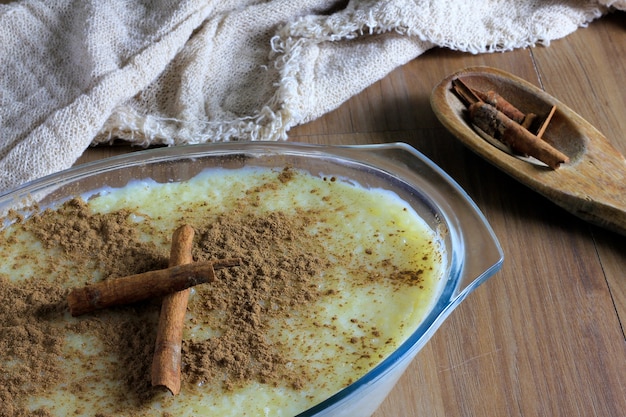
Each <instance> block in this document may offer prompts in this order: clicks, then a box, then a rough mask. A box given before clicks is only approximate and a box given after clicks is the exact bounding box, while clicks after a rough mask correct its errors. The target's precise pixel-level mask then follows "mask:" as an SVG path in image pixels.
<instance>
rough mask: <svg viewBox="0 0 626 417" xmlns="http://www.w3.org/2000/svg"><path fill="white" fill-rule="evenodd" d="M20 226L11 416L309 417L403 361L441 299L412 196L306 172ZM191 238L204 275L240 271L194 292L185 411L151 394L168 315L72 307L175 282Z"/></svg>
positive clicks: (134, 196) (0, 380) (98, 199)
mask: <svg viewBox="0 0 626 417" xmlns="http://www.w3.org/2000/svg"><path fill="white" fill-rule="evenodd" d="M5 224H6V227H5V228H4V230H3V231H2V234H1V235H0V256H2V259H3V262H2V265H1V266H0V290H1V293H2V295H0V302H1V303H3V306H4V307H0V319H2V318H4V319H5V322H2V323H0V332H2V334H3V335H5V336H0V349H1V350H0V385H2V386H3V387H4V388H0V400H1V401H0V415H2V416H21V415H33V414H34V413H35V412H37V413H39V414H38V415H53V416H70V415H71V416H100V417H104V416H159V415H163V416H169V415H173V416H198V415H207V416H208V415H212V416H294V415H296V414H298V413H300V412H303V411H304V410H306V409H308V408H310V407H311V406H313V405H315V404H317V403H319V402H320V401H322V400H324V399H325V398H328V397H329V396H331V395H332V394H334V393H336V392H337V391H339V390H340V389H342V388H344V387H346V386H348V385H349V384H351V383H352V382H354V381H356V380H357V379H358V378H360V377H361V376H362V375H364V374H365V373H367V371H369V370H371V369H372V368H373V367H374V366H376V365H377V364H378V363H380V362H381V361H382V360H383V359H384V358H385V357H386V356H388V355H389V354H390V353H391V352H393V351H394V350H395V349H396V348H397V347H398V346H399V345H400V344H401V343H402V342H403V341H404V340H406V338H407V337H408V336H409V335H410V334H411V333H412V332H413V331H414V330H415V328H416V327H417V325H418V324H419V323H420V322H421V321H422V320H423V318H424V316H425V315H426V314H427V313H428V312H429V311H430V309H431V308H432V306H433V303H434V300H435V298H436V297H437V296H438V294H439V291H440V289H441V286H442V284H443V283H442V281H443V279H442V277H441V274H442V271H441V268H442V265H443V263H444V262H443V259H444V257H445V253H443V249H442V245H441V243H440V241H439V240H438V239H439V238H438V236H436V234H435V233H434V232H433V231H431V230H430V229H429V228H428V227H427V226H426V224H425V223H424V221H423V220H422V219H421V218H420V217H419V216H418V215H417V214H416V213H415V212H414V211H413V209H412V208H411V207H410V206H409V205H408V204H407V203H406V202H404V201H402V200H401V199H400V198H399V197H398V196H397V195H395V194H393V193H391V192H389V191H385V190H379V189H365V188H363V187H361V186H359V185H356V184H353V183H350V182H348V181H342V180H340V179H338V178H335V177H316V176H312V175H310V174H307V173H304V172H300V171H297V170H294V169H285V170H269V169H257V168H245V169H239V170H220V169H215V170H209V171H206V172H203V173H201V174H199V175H198V176H196V177H194V178H192V179H191V180H188V181H185V182H182V183H167V184H158V183H155V182H153V181H151V180H147V181H135V182H132V183H130V184H128V185H127V186H125V187H123V188H119V189H109V190H100V192H99V193H97V194H95V195H93V196H91V197H90V198H88V199H87V202H86V203H85V202H82V201H77V200H72V201H70V202H68V203H66V204H65V205H64V206H63V207H61V208H60V209H55V210H47V211H42V212H41V213H36V214H35V215H33V216H32V217H30V218H28V219H23V218H21V216H18V215H15V214H12V215H10V216H8V218H7V219H6V220H5ZM182 224H189V225H191V226H192V227H193V228H194V229H195V231H196V234H195V240H194V252H193V255H194V259H195V260H209V259H219V258H227V257H233V256H237V257H241V259H242V260H243V263H242V265H241V266H240V267H236V268H231V269H228V270H220V271H218V272H217V281H216V282H214V283H209V284H203V285H200V286H197V287H195V288H194V289H193V291H192V293H191V296H190V299H189V307H188V312H187V317H186V325H185V329H184V342H183V364H182V367H183V373H182V390H181V393H180V394H179V395H176V396H173V395H171V394H170V393H169V392H166V391H164V390H162V389H158V388H153V387H151V386H150V375H149V372H150V371H149V369H150V363H151V359H152V357H151V354H152V352H153V349H154V340H155V333H156V327H157V322H158V313H159V300H150V301H147V302H143V303H139V304H136V305H131V306H125V307H116V308H111V309H107V310H102V311H97V312H94V313H90V314H87V315H85V316H80V317H71V316H70V315H69V313H68V311H67V306H66V304H65V298H64V297H65V296H66V295H67V292H68V291H69V289H70V288H72V287H76V286H82V285H85V284H88V283H90V282H96V281H99V280H102V279H115V278H117V277H120V276H123V275H131V274H135V273H140V272H144V271H146V270H150V269H159V268H163V267H165V266H166V265H167V258H168V254H169V246H170V239H171V235H172V232H173V231H174V230H175V228H177V227H178V226H180V225H182ZM9 305H11V308H9V307H8V306H9ZM11 311H13V312H14V315H12V313H11ZM16 316H17V317H19V319H18V318H15V320H8V321H6V320H7V318H10V317H16ZM9 335H12V336H9ZM20 337H21V338H20ZM15 338H20V339H19V340H20V343H18V344H17V345H16V344H11V340H16V339H15ZM24 338H27V340H31V343H32V346H30V345H29V344H28V342H27V340H24ZM38 367H39V368H40V369H37V368H38ZM20 375H21V376H23V377H20Z"/></svg>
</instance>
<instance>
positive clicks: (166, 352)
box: [152, 225, 194, 395]
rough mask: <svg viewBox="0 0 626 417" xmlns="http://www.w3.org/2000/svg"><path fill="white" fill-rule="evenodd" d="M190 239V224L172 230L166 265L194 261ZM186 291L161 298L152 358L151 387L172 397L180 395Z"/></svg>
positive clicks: (191, 234) (192, 233) (191, 230)
mask: <svg viewBox="0 0 626 417" xmlns="http://www.w3.org/2000/svg"><path fill="white" fill-rule="evenodd" d="M193 236H194V230H193V228H192V227H191V226H189V225H184V226H181V227H179V228H178V229H176V230H175V231H174V234H173V235H172V246H171V249H170V261H169V266H177V265H185V264H190V263H191V262H193V257H192V255H191V249H192V246H193ZM189 292H190V290H189V289H185V290H183V291H178V292H175V293H172V294H168V295H166V296H165V297H164V298H163V301H162V303H161V313H160V315H159V326H158V328H157V336H156V343H155V347H154V357H153V359H152V386H153V387H154V386H164V387H165V388H167V389H168V390H169V391H170V392H171V393H172V394H173V395H177V394H178V393H179V392H180V384H181V382H180V369H181V361H182V356H181V351H182V343H183V327H184V320H185V313H186V312H187V303H188V301H189Z"/></svg>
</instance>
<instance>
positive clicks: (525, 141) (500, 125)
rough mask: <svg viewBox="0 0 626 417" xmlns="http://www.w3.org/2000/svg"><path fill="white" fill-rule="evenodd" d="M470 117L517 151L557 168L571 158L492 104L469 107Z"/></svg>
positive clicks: (491, 134) (487, 131)
mask: <svg viewBox="0 0 626 417" xmlns="http://www.w3.org/2000/svg"><path fill="white" fill-rule="evenodd" d="M469 113H470V119H471V120H472V123H474V124H475V125H476V126H477V127H478V128H480V129H481V130H482V131H484V132H485V133H486V134H487V135H489V136H491V137H493V138H495V139H497V140H500V141H501V142H503V143H505V144H507V145H509V146H510V147H511V149H513V150H514V151H516V152H519V153H522V154H525V155H530V156H533V157H535V158H537V159H538V160H540V161H541V162H544V163H545V164H546V165H548V166H549V167H551V168H553V169H556V168H558V167H559V166H560V165H561V164H562V163H565V162H569V158H568V157H567V156H566V155H565V154H563V153H562V152H560V151H559V150H558V149H556V148H554V147H553V146H552V145H550V144H549V143H548V142H546V141H544V140H541V139H540V138H538V137H537V136H535V135H533V134H532V133H531V132H529V131H528V130H526V129H525V128H524V127H522V126H521V125H520V124H518V123H516V122H515V121H513V120H511V119H510V118H509V117H507V116H506V115H505V114H504V113H502V112H500V111H499V110H498V109H496V108H495V107H493V106H492V105H490V104H487V103H483V102H479V103H474V104H472V105H471V106H470V107H469Z"/></svg>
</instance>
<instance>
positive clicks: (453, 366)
mask: <svg viewBox="0 0 626 417" xmlns="http://www.w3.org/2000/svg"><path fill="white" fill-rule="evenodd" d="M625 28H626V14H625V13H615V14H614V15H612V16H607V17H604V18H601V19H599V20H597V21H595V22H593V23H592V24H590V25H589V27H588V28H583V29H580V30H578V31H577V32H575V33H574V34H572V35H570V36H568V37H566V38H564V39H561V40H557V41H553V42H552V43H551V44H550V45H549V46H547V47H546V46H537V47H533V48H528V49H523V50H516V51H512V52H507V53H496V54H482V55H470V54H464V53H459V52H453V51H448V50H442V49H433V50H431V51H428V52H427V53H425V54H424V55H422V56H420V57H418V58H417V59H415V60H413V61H411V62H409V63H408V64H406V65H404V66H403V67H400V68H398V69H396V70H394V71H393V72H392V73H390V74H389V75H388V76H387V77H385V78H384V79H383V80H381V81H379V82H377V83H375V84H374V85H372V86H371V87H369V88H368V89H366V90H364V91H363V92H362V93H361V94H359V95H357V96H355V97H353V98H351V99H350V100H348V101H347V102H346V103H344V104H343V105H342V106H341V107H339V108H338V109H337V110H335V111H333V112H330V113H328V114H326V115H324V116H323V117H321V118H319V119H317V120H315V121H313V122H311V123H308V124H306V125H303V126H298V127H296V128H294V129H292V131H291V132H290V140H292V141H300V142H311V143H335V144H350V143H376V142H394V141H403V142H407V143H409V144H411V145H413V146H415V147H416V148H417V149H419V150H420V151H422V152H423V153H424V154H426V156H428V157H429V158H431V159H432V160H433V161H434V162H435V163H437V164H438V165H440V166H441V167H442V168H443V169H444V170H446V171H447V172H448V173H449V174H450V175H451V176H452V177H453V178H455V179H456V180H457V181H458V182H459V183H460V184H461V186H462V187H464V188H465V190H466V191H467V192H468V193H469V194H470V196H471V197H472V198H473V199H474V200H475V201H476V203H477V204H478V206H479V207H480V208H481V210H483V212H484V213H485V215H486V217H487V218H488V220H489V222H490V223H491V224H492V226H493V228H494V230H495V232H496V235H497V236H498V237H499V239H500V241H501V244H502V246H503V249H504V252H505V262H504V267H503V269H502V270H501V271H500V272H499V273H498V274H496V275H495V276H494V277H492V278H491V279H490V280H488V281H487V282H486V283H485V284H484V285H482V286H481V287H479V288H478V289H477V290H476V291H475V292H474V293H473V294H472V295H470V296H469V298H468V299H467V300H466V301H464V302H463V303H462V304H461V306H459V308H458V309H457V310H456V311H454V312H453V313H452V315H451V317H450V318H449V319H448V320H447V321H446V322H445V323H444V324H443V325H442V327H441V328H440V329H439V331H438V332H437V333H436V334H435V336H434V337H433V339H432V340H431V341H430V342H429V343H428V344H427V345H426V346H425V348H424V349H423V350H422V351H421V352H420V354H419V355H418V356H417V358H416V360H415V361H414V362H413V363H412V365H411V366H410V368H409V370H408V371H407V373H406V374H405V375H404V376H403V378H402V379H401V381H400V383H399V384H398V385H397V387H396V388H395V389H394V390H393V391H392V393H391V395H390V396H389V397H388V399H387V400H386V401H385V402H384V403H383V405H382V406H381V408H380V409H379V411H377V413H376V414H375V417H398V416H403V417H413V416H429V417H438V416H441V417H444V416H445V417H449V416H463V417H467V416H480V417H491V416H493V417H501V416H564V417H565V416H567V417H569V416H603V417H607V416H608V417H613V416H615V417H618V416H623V415H624V410H626V388H625V387H626V338H625V334H624V323H626V276H625V275H624V269H625V267H626V242H625V240H624V239H625V238H624V237H621V236H619V235H616V234H614V233H611V232H609V231H606V230H603V229H600V228H598V227H595V226H591V225H589V224H587V223H585V222H584V221H582V220H580V219H578V218H576V217H574V216H573V215H571V214H569V213H567V212H566V211H564V210H563V209H561V208H559V207H557V206H556V205H554V204H553V203H551V202H550V201H548V200H546V199H545V198H544V197H542V196H540V195H538V194H537V193H535V192H533V191H532V190H530V189H528V188H527V187H525V186H523V185H521V184H520V183H518V182H517V181H515V180H513V179H512V178H511V177H509V176H507V175H506V174H503V173H502V172H501V171H499V170H498V169H497V168H495V167H493V166H492V165H490V164H489V163H487V162H485V161H484V160H482V159H481V158H480V157H478V156H476V155H475V154H474V153H473V152H471V151H469V150H468V149H466V148H465V147H464V146H463V145H462V144H460V143H459V141H458V140H456V139H455V138H454V137H453V136H452V135H451V134H450V133H449V132H447V131H446V130H445V129H444V128H443V127H442V125H441V124H439V122H438V121H437V119H436V117H435V115H434V114H433V112H432V110H431V108H430V104H429V97H430V93H431V91H432V89H433V87H434V86H435V85H436V84H437V83H438V82H439V81H440V80H442V79H443V78H444V77H446V76H447V75H449V74H451V73H453V72H455V71H458V70H459V69H462V68H465V67H469V66H478V65H488V66H492V67H497V68H500V69H502V70H505V71H507V72H511V73H513V74H515V75H517V76H518V77H521V78H524V79H526V80H528V81H529V82H531V83H532V84H534V85H536V86H539V87H541V88H543V89H545V90H546V91H547V92H548V93H550V94H552V95H553V96H555V97H557V98H559V99H560V100H561V101H563V102H564V103H565V104H567V105H568V106H570V107H571V108H572V109H573V110H574V111H576V112H577V113H579V114H580V115H581V116H583V117H584V118H585V119H587V120H588V121H589V122H591V123H592V124H593V125H594V126H596V127H597V128H598V129H599V130H600V131H601V132H602V133H604V135H605V136H606V137H607V138H608V139H609V140H610V141H611V142H612V143H613V145H614V146H615V147H616V148H617V149H618V150H620V152H622V153H626V137H625V134H624V132H626V117H624V116H625V114H624V109H625V108H626V88H624V74H626V59H625V58H624V57H626V30H625ZM127 151H128V149H127V148H124V147H121V148H120V147H113V148H111V147H101V148H95V149H90V150H88V151H87V152H86V153H85V155H83V157H82V158H81V159H80V161H79V162H85V161H89V160H94V159H99V158H102V157H106V156H109V155H112V154H117V153H122V152H127ZM625 198H626V196H625Z"/></svg>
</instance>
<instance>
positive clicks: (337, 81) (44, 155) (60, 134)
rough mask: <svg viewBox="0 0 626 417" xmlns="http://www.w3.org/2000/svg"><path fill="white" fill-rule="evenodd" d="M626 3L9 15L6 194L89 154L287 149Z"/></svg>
mask: <svg viewBox="0 0 626 417" xmlns="http://www.w3.org/2000/svg"><path fill="white" fill-rule="evenodd" d="M612 9H620V10H626V0H618V1H610V0H603V1H602V0H598V1H591V0H543V1H542V0H473V1H466V0H432V1H423V0H412V1H411V0H388V1H373V0H362V1H336V0H297V1H294V0H267V1H260V0H204V1H200V0H167V1H163V0H161V1H159V0H155V1H147V0H107V1H99V0H55V1H47V0H27V1H18V2H12V3H9V4H4V5H0V74H1V76H0V193H3V192H5V191H6V190H8V189H9V188H11V187H15V186H17V185H19V184H22V183H24V182H26V181H29V180H32V179H34V178H37V177H41V176H44V175H47V174H50V173H53V172H56V171H59V170H62V169H64V168H68V167H69V166H71V165H72V164H73V163H74V162H75V161H76V159H77V158H78V157H79V156H80V155H81V154H82V153H83V151H84V150H85V149H86V148H87V147H88V146H90V145H93V144H98V143H103V142H107V141H110V140H112V139H114V138H122V139H125V140H127V141H128V142H130V143H133V144H137V145H149V144H167V145H178V144H190V143H199V142H206V141H233V140H282V139H286V137H287V132H288V130H289V128H291V127H293V126H295V125H297V124H301V123H304V122H307V121H309V120H312V119H314V118H316V117H319V116H320V115H322V114H324V113H325V112H328V111H330V110H332V109H334V108H336V107H337V106H339V105H340V104H341V103H342V102H344V101H345V100H347V99H348V98H350V97H351V96H352V95H354V94H356V93H358V92H359V91H361V90H362V89H364V88H365V87H367V86H368V85H370V84H372V83H374V82H375V81H377V80H379V79H380V78H382V77H384V76H385V75H386V74H387V73H389V72H390V71H391V70H393V69H394V68H396V67H398V66H400V65H402V64H404V63H406V62H407V61H409V60H411V59H414V58H416V57H418V56H419V55H420V54H422V53H423V52H425V51H426V50H428V49H429V48H432V47H434V46H441V47H447V48H453V49H456V50H461V51H467V52H470V53H480V52H492V51H507V50H510V49H513V48H520V47H525V46H528V45H533V44H537V43H546V44H547V43H549V42H550V40H553V39H557V38H560V37H563V36H566V35H567V34H569V33H571V32H573V31H575V30H576V29H577V28H579V27H581V26H584V25H585V24H587V23H588V22H590V21H591V20H593V19H595V18H598V17H600V16H602V15H603V14H605V13H608V12H610V11H611V10H612Z"/></svg>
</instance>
